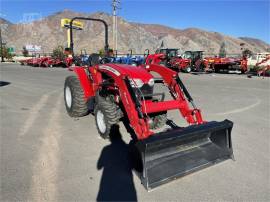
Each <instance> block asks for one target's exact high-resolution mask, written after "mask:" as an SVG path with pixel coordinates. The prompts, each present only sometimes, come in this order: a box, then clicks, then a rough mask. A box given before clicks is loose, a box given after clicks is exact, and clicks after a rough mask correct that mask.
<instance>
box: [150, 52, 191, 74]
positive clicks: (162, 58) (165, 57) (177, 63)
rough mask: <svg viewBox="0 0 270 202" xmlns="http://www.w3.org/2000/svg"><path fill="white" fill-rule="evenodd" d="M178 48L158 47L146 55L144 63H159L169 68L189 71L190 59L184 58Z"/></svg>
mask: <svg viewBox="0 0 270 202" xmlns="http://www.w3.org/2000/svg"><path fill="white" fill-rule="evenodd" d="M178 51H179V49H172V48H171V49H169V48H166V49H158V50H157V51H156V53H155V54H151V55H148V56H147V58H146V64H159V65H163V66H166V67H168V68H170V69H173V70H177V71H183V72H187V73H189V72H190V71H191V68H190V59H184V58H182V57H180V56H179V54H178Z"/></svg>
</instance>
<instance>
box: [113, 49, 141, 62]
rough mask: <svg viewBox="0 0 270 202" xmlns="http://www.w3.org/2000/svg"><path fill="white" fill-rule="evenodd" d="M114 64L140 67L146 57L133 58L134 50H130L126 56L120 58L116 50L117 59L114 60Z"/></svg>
mask: <svg viewBox="0 0 270 202" xmlns="http://www.w3.org/2000/svg"><path fill="white" fill-rule="evenodd" d="M112 62H113V63H118V64H127V65H133V66H139V65H141V64H143V63H144V57H141V56H133V51H132V49H130V50H129V53H128V54H127V55H126V56H118V54H117V50H115V57H114V58H113V60H112Z"/></svg>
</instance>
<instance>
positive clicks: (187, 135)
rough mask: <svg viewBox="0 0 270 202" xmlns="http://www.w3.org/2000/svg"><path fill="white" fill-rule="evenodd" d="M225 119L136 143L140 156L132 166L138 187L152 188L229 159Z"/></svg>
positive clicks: (227, 131)
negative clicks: (139, 180) (137, 180)
mask: <svg viewBox="0 0 270 202" xmlns="http://www.w3.org/2000/svg"><path fill="white" fill-rule="evenodd" d="M232 126H233V123H232V122H231V121H229V120H225V121H222V122H215V121H213V122H208V123H205V124H201V125H196V126H188V127H186V128H179V129H172V130H171V131H167V132H162V133H159V134H155V135H153V136H151V137H149V138H147V139H145V140H142V141H139V142H137V143H136V151H137V155H139V156H140V157H139V158H138V157H137V159H139V162H138V164H137V166H136V169H137V173H138V174H139V176H140V178H141V181H142V184H143V185H144V186H145V188H146V189H147V190H149V189H153V188H155V187H158V186H159V185H162V184H164V183H167V182H169V181H171V180H174V179H176V178H178V177H181V176H184V175H187V174H190V173H192V172H195V171H197V170H200V169H203V168H205V167H208V166H211V165H213V164H216V163H218V162H221V161H224V160H227V159H232V158H233V150H232V145H231V130H232Z"/></svg>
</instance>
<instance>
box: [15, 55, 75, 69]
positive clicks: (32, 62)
mask: <svg viewBox="0 0 270 202" xmlns="http://www.w3.org/2000/svg"><path fill="white" fill-rule="evenodd" d="M19 62H20V64H21V65H28V66H33V67H44V68H47V67H69V66H71V65H72V58H68V57H67V58H64V59H60V58H54V57H51V56H44V57H40V56H39V57H31V58H27V59H24V60H20V61H19Z"/></svg>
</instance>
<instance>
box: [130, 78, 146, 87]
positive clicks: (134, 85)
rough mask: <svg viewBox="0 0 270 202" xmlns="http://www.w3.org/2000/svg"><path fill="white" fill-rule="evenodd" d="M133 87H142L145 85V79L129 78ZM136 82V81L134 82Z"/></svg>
mask: <svg viewBox="0 0 270 202" xmlns="http://www.w3.org/2000/svg"><path fill="white" fill-rule="evenodd" d="M129 81H130V84H131V86H132V87H138V88H141V87H142V86H143V84H144V83H143V81H142V80H141V79H129ZM134 82H135V83H134Z"/></svg>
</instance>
